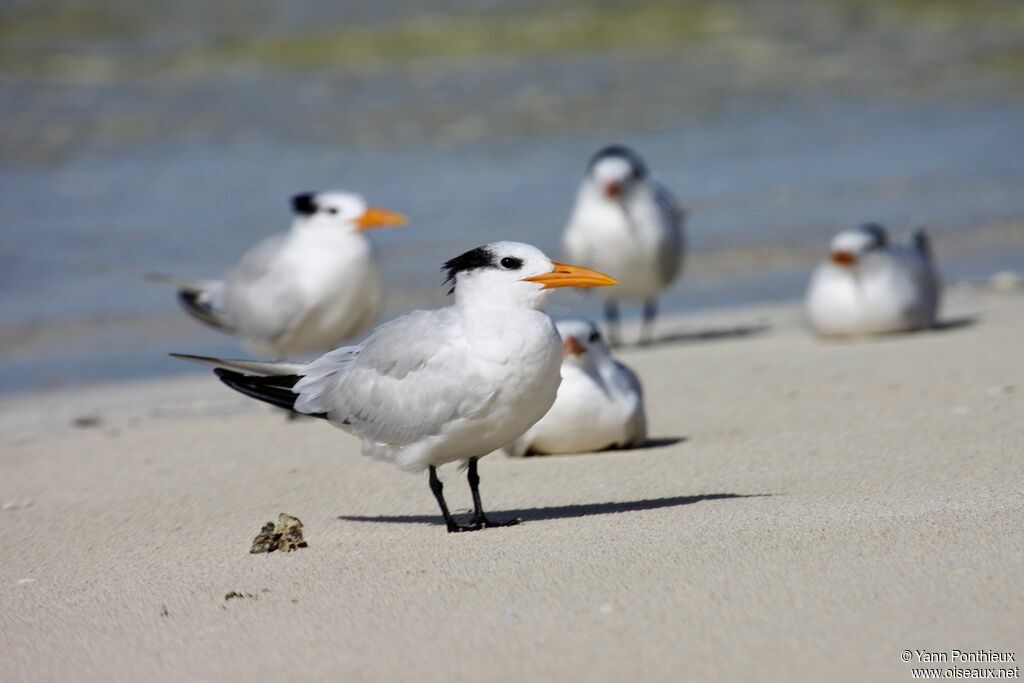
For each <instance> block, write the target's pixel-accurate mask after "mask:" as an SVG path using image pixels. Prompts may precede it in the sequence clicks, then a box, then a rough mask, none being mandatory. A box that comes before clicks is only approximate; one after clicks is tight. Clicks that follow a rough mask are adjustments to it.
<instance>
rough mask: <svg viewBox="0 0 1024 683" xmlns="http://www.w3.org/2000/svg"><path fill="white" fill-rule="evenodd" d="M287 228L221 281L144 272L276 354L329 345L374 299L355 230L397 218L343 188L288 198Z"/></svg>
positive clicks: (368, 257) (360, 327)
mask: <svg viewBox="0 0 1024 683" xmlns="http://www.w3.org/2000/svg"><path fill="white" fill-rule="evenodd" d="M292 209H293V211H294V214H295V218H294V221H293V222H292V228H291V231H290V232H288V233H286V234H280V235H275V236H273V237H270V238H268V239H266V240H265V241H263V242H261V243H260V244H257V245H256V246H255V247H253V248H252V249H250V250H249V251H248V252H247V253H246V254H245V255H244V256H243V257H242V259H241V261H239V263H238V265H236V266H235V267H234V268H233V269H232V270H231V271H230V272H229V273H228V274H227V277H226V278H225V279H223V280H204V281H188V280H181V279H178V278H174V277H168V276H164V275H152V276H150V279H152V280H155V281H158V282H164V283H167V284H171V285H173V286H175V287H177V288H178V299H179V300H180V302H181V304H182V306H183V307H184V308H185V310H186V311H187V312H188V313H189V314H191V315H192V316H193V317H194V318H196V319H198V320H200V321H202V322H204V323H206V324H207V325H210V326H211V327H214V328H216V329H218V330H220V331H222V332H228V333H232V334H235V335H237V336H238V337H239V338H240V339H241V341H242V342H243V344H244V345H245V346H246V347H247V348H248V349H249V350H250V351H252V352H253V353H259V354H268V355H273V356H276V357H278V358H283V357H286V356H289V355H291V354H303V353H310V352H313V351H319V352H323V351H327V350H329V349H333V348H334V347H336V346H337V345H338V344H340V343H341V342H343V341H345V340H346V339H351V338H353V337H357V336H359V335H360V334H362V333H363V332H366V331H367V330H369V329H370V327H372V326H373V324H374V322H376V320H377V314H378V311H379V310H380V304H381V283H380V273H379V269H378V266H377V262H376V259H375V258H374V255H373V245H372V244H371V243H370V240H369V239H367V237H366V235H364V234H363V231H365V230H368V229H370V228H377V227H383V226H389V225H399V224H401V223H404V222H405V217H404V216H402V215H401V214H398V213H395V212H393V211H385V210H384V209H378V208H375V207H372V206H368V205H367V204H366V202H365V201H364V200H363V198H362V197H360V196H358V195H354V194H349V193H345V192H321V193H317V194H312V193H308V194H300V195H296V196H295V197H293V198H292Z"/></svg>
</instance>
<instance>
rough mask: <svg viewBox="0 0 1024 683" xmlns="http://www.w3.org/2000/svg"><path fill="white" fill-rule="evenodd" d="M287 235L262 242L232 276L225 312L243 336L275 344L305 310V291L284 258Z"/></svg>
mask: <svg viewBox="0 0 1024 683" xmlns="http://www.w3.org/2000/svg"><path fill="white" fill-rule="evenodd" d="M287 239H288V236H287V235H275V236H273V237H269V238H267V239H266V240H264V241H263V242H260V243H259V244H257V245H256V246H255V247H253V248H252V249H250V250H249V251H248V252H246V254H245V255H244V256H243V257H242V259H241V261H239V262H238V265H237V266H235V267H234V268H233V269H232V270H231V272H230V273H229V274H228V279H227V282H226V284H225V287H224V310H225V311H226V314H227V316H228V318H229V320H230V322H231V323H232V324H233V325H234V326H235V327H237V328H238V329H239V330H240V331H241V332H242V333H243V334H245V335H247V336H251V337H254V338H256V339H259V340H261V341H267V342H272V341H274V340H276V339H277V338H279V337H280V336H281V335H283V334H284V333H285V332H287V331H288V330H289V329H290V328H291V326H292V324H293V323H294V321H295V320H296V319H297V318H298V317H300V316H301V314H302V312H303V310H304V300H303V296H302V291H301V290H300V288H299V286H298V283H297V281H296V280H295V278H294V277H293V274H292V273H291V272H290V271H289V270H288V269H287V267H286V266H285V264H283V263H282V261H281V258H280V254H281V251H282V249H283V248H284V245H285V242H286V241H287Z"/></svg>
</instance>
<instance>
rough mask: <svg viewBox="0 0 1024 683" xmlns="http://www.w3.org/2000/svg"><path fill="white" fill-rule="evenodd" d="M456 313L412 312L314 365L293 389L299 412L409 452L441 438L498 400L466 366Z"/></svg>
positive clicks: (359, 435) (470, 368)
mask: <svg viewBox="0 0 1024 683" xmlns="http://www.w3.org/2000/svg"><path fill="white" fill-rule="evenodd" d="M457 325H458V320H457V317H456V314H455V313H454V312H453V311H451V310H450V309H441V310H435V311H413V312H412V313H407V314H406V315H404V316H402V317H400V318H397V319H395V320H392V321H391V322H389V323H387V324H385V325H381V326H380V327H378V328H377V330H376V331H374V333H373V334H372V335H371V336H370V337H369V338H368V339H367V340H366V341H365V342H363V343H362V344H361V345H359V346H354V347H347V348H344V349H339V350H337V351H333V352H331V353H329V354H327V355H326V356H323V357H322V358H321V359H319V360H316V361H314V362H313V363H312V364H310V366H309V367H308V368H307V371H306V377H305V378H304V379H302V380H301V381H300V382H299V383H298V384H296V385H295V391H296V393H298V394H299V399H298V401H297V402H296V409H297V410H299V411H300V412H304V413H326V414H327V416H328V419H330V420H331V421H333V422H338V423H341V424H344V425H345V426H346V429H348V430H349V431H350V432H352V433H353V434H355V435H356V436H358V437H360V438H361V439H364V440H366V441H369V442H372V443H376V444H386V445H389V446H403V445H406V444H410V443H413V442H415V441H418V440H420V439H423V438H425V437H428V436H431V435H435V434H439V433H441V431H442V430H443V429H444V427H445V426H446V425H447V424H449V423H450V422H452V421H455V420H458V419H460V418H465V417H469V416H471V415H473V414H474V413H476V412H478V411H479V410H480V409H482V408H483V407H484V406H486V405H487V403H488V402H489V401H490V400H491V398H492V397H493V392H491V391H489V390H488V389H487V388H486V386H485V383H484V382H483V381H482V378H480V377H478V376H476V375H475V374H474V372H473V369H472V366H471V365H468V364H467V363H466V351H467V349H466V347H465V345H464V344H460V343H459V342H458V339H459V336H458V335H453V334H452V331H453V330H455V329H456V327H457Z"/></svg>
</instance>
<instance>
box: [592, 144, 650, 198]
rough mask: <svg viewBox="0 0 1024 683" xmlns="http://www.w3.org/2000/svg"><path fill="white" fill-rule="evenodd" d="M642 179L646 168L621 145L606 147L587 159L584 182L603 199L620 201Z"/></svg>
mask: <svg viewBox="0 0 1024 683" xmlns="http://www.w3.org/2000/svg"><path fill="white" fill-rule="evenodd" d="M646 179H647V165H646V164H645V163H644V160H643V159H642V158H640V155H639V154H637V153H636V152H634V151H633V150H632V149H630V148H629V147H625V146H623V145H610V146H608V147H605V148H604V149H602V150H600V151H598V152H597V154H595V155H594V156H593V157H591V159H590V163H589V164H587V173H586V180H585V182H586V183H588V184H589V185H590V189H591V190H592V191H593V192H595V193H596V194H597V195H598V196H600V197H603V198H604V199H605V200H607V201H610V202H624V201H626V200H627V199H629V198H630V197H631V196H632V194H633V192H634V191H635V190H636V188H637V187H638V186H639V185H640V184H642V183H643V182H644V180H646Z"/></svg>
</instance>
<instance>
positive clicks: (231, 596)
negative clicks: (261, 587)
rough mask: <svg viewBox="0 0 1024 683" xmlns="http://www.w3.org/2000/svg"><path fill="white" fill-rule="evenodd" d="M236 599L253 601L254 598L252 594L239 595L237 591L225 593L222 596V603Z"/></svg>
mask: <svg viewBox="0 0 1024 683" xmlns="http://www.w3.org/2000/svg"><path fill="white" fill-rule="evenodd" d="M236 598H253V599H255V598H256V596H255V595H253V594H252V593H239V592H238V591H231V592H230V593H227V594H226V595H225V596H224V601H225V602H227V601H228V600H234V599H236Z"/></svg>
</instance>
